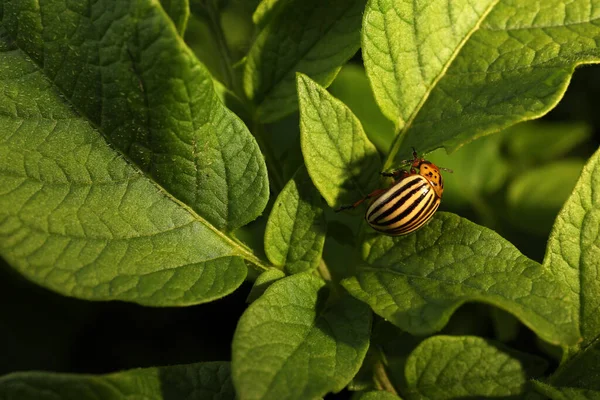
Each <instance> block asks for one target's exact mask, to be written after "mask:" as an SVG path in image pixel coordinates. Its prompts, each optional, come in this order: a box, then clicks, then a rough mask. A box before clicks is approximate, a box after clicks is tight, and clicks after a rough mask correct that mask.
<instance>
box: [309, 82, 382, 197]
mask: <svg viewBox="0 0 600 400" xmlns="http://www.w3.org/2000/svg"><path fill="white" fill-rule="evenodd" d="M298 99H299V103H300V141H301V146H302V154H303V155H304V162H305V163H306V168H307V169H308V173H309V174H310V177H311V179H312V181H313V182H314V184H315V186H316V187H317V189H319V192H321V195H322V196H323V197H324V198H325V200H326V201H327V204H329V206H330V207H338V206H340V205H342V204H348V203H354V202H355V201H357V200H359V199H361V198H363V197H365V196H366V195H367V194H368V193H369V192H370V190H371V189H373V188H374V185H375V184H377V183H378V181H379V179H378V177H379V172H380V171H381V163H380V160H379V155H378V154H377V149H376V148H375V146H373V144H372V143H371V142H369V139H367V137H366V135H365V133H364V131H363V129H362V126H361V124H360V122H359V121H358V119H357V118H356V117H355V116H354V114H352V111H350V109H349V108H348V107H347V106H346V105H345V104H344V103H342V102H341V101H339V100H337V99H336V98H334V97H332V96H331V95H330V94H329V93H327V91H326V90H325V89H323V88H322V87H320V86H319V85H318V84H316V83H315V82H314V81H312V80H311V79H310V78H309V77H307V76H306V75H302V74H298Z"/></svg>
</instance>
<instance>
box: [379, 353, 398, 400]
mask: <svg viewBox="0 0 600 400" xmlns="http://www.w3.org/2000/svg"><path fill="white" fill-rule="evenodd" d="M383 357H384V356H383V355H382V354H381V352H379V355H378V356H377V361H375V364H373V379H374V380H375V385H376V386H377V387H378V388H379V389H381V390H385V391H387V392H390V393H392V394H394V395H396V396H398V392H397V391H396V388H394V385H393V384H392V382H391V381H390V378H389V377H388V375H387V372H386V370H385V365H384V360H383Z"/></svg>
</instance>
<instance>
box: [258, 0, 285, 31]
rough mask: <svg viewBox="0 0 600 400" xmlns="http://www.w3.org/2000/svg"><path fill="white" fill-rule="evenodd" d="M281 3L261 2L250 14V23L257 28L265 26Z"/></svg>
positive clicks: (270, 0)
mask: <svg viewBox="0 0 600 400" xmlns="http://www.w3.org/2000/svg"><path fill="white" fill-rule="evenodd" d="M282 3H283V2H282V1H279V0H262V1H261V2H260V3H259V4H258V7H256V10H254V13H253V14H252V22H254V25H257V26H259V27H263V26H264V25H266V24H267V22H269V21H270V20H271V17H272V16H273V15H274V14H275V11H276V10H277V8H278V7H279V6H280V5H281V4H282Z"/></svg>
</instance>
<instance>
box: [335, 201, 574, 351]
mask: <svg viewBox="0 0 600 400" xmlns="http://www.w3.org/2000/svg"><path fill="white" fill-rule="evenodd" d="M362 253H363V259H364V261H363V262H362V263H360V264H359V265H358V266H357V271H356V275H355V276H353V277H350V278H347V279H345V280H344V281H342V285H343V286H344V287H345V288H346V289H347V290H348V291H349V292H350V293H351V294H352V295H353V296H355V297H357V298H358V299H360V300H362V301H365V302H367V303H368V304H369V305H370V306H371V308H372V309H373V310H374V311H375V312H376V313H377V314H379V315H381V316H382V317H384V318H386V319H387V320H389V321H390V322H391V323H393V324H394V325H396V326H398V327H399V328H401V329H403V330H406V331H407V332H410V333H412V334H418V335H425V334H431V333H433V332H436V331H438V330H440V329H441V328H443V327H444V325H445V324H446V323H447V322H448V320H449V318H450V316H451V315H452V313H453V312H454V311H455V310H456V309H457V308H458V307H460V306H461V305H462V304H464V303H465V302H468V301H482V302H485V303H489V304H493V305H495V306H497V307H500V308H502V309H504V310H506V311H508V312H510V313H512V314H513V315H515V316H516V317H518V318H519V319H520V320H521V321H522V322H523V323H524V324H525V325H527V326H528V327H530V328H531V329H532V330H533V331H534V332H535V333H536V334H538V335H539V336H540V337H542V338H543V339H544V340H546V341H548V342H550V343H561V344H575V343H577V341H578V340H579V332H578V329H577V326H576V324H575V319H576V318H577V315H576V310H574V307H573V306H569V305H574V304H575V303H576V302H577V296H576V294H575V293H573V291H572V287H571V286H570V285H568V284H567V283H566V282H565V280H564V277H563V276H564V271H561V270H557V269H551V268H549V267H542V266H541V265H540V264H538V263H536V262H534V261H532V260H530V259H528V258H527V257H525V256H523V255H522V254H521V253H520V252H519V251H518V250H517V249H516V248H515V247H514V246H512V245H511V244H510V243H509V242H507V241H506V240H504V239H503V238H502V237H500V236H499V235H498V234H496V233H495V232H493V231H491V230H489V229H487V228H484V227H482V226H479V225H476V224H474V223H472V222H470V221H468V220H466V219H462V218H459V217H457V216H455V215H453V214H448V213H437V214H436V215H435V216H434V217H433V219H432V220H431V221H430V222H429V223H428V224H427V225H426V226H425V227H423V228H422V229H420V230H418V231H417V232H415V233H414V234H411V235H407V236H400V237H398V236H396V237H392V236H384V235H375V234H372V235H370V236H369V237H367V239H366V240H365V242H364V243H363V246H362Z"/></svg>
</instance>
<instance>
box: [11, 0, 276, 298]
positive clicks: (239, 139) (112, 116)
mask: <svg viewBox="0 0 600 400" xmlns="http://www.w3.org/2000/svg"><path fill="white" fill-rule="evenodd" d="M52 4H54V2H53V1H50V2H45V3H42V5H41V7H42V9H43V11H44V12H46V11H47V12H48V13H47V14H45V16H46V17H47V19H45V20H44V21H46V23H45V25H44V29H45V30H44V32H46V36H43V35H42V34H41V32H38V31H36V30H35V29H33V28H34V27H36V26H38V25H37V24H38V23H39V22H40V21H41V20H40V18H41V15H40V13H41V12H42V11H41V10H40V9H36V8H35V7H34V5H33V4H32V3H22V2H17V3H14V2H9V1H5V2H4V7H3V20H2V22H3V25H2V28H0V29H4V27H6V28H7V29H8V30H9V31H8V32H6V31H4V30H2V32H1V34H0V70H1V71H2V74H1V75H2V79H3V92H2V94H1V95H0V110H2V112H0V127H1V129H0V171H1V172H0V180H1V182H2V183H1V184H0V188H1V189H0V204H1V210H0V215H1V218H0V221H1V224H0V235H1V236H2V240H0V253H1V254H2V256H3V257H4V258H5V259H6V260H7V261H9V262H10V264H11V265H12V266H14V267H15V268H16V269H17V270H18V271H19V272H20V273H22V274H23V275H25V276H26V277H27V278H29V279H31V280H32V281H34V282H36V283H38V284H40V285H43V286H45V287H48V288H50V289H52V290H55V291H58V292H60V293H63V294H66V295H71V296H76V297H82V298H87V299H95V300H114V299H120V300H128V301H135V302H139V303H143V304H152V305H184V304H194V303H199V302H205V301H209V300H212V299H216V298H219V297H222V296H224V295H226V294H228V293H230V292H231V291H233V290H234V289H235V288H237V287H238V286H239V285H240V284H241V283H242V281H243V280H244V277H245V276H246V267H245V265H244V263H243V261H242V259H241V258H239V257H233V256H242V257H244V258H246V259H249V260H251V261H252V262H254V263H257V262H258V263H260V261H258V260H257V259H256V258H255V257H254V256H253V255H252V254H250V253H249V252H248V251H247V250H246V249H245V248H243V247H242V246H240V245H239V244H237V243H236V242H235V241H233V240H232V239H231V238H230V237H228V236H226V235H225V234H224V233H222V232H220V231H219V230H217V227H222V228H233V227H235V226H238V225H240V224H243V223H245V222H247V221H249V220H250V219H252V218H254V217H255V216H256V215H258V213H260V212H261V210H262V207H263V206H264V203H265V202H266V197H267V193H268V189H267V186H268V185H267V182H266V176H265V168H264V161H263V159H262V155H261V154H260V152H259V150H258V147H257V146H256V143H255V142H254V140H253V138H252V137H251V136H250V134H249V133H248V131H247V130H246V128H245V127H244V126H243V125H242V123H241V122H240V121H239V120H238V119H237V118H236V117H235V116H233V115H232V114H231V113H230V112H229V111H228V110H226V109H225V108H223V106H222V105H221V104H220V103H219V102H218V100H216V97H215V96H216V95H215V94H214V91H213V90H212V81H211V80H210V77H209V76H208V75H207V74H206V72H205V71H204V69H203V67H202V66H201V65H200V64H198V63H197V61H195V58H194V57H193V56H192V55H191V54H190V53H189V51H188V50H187V49H186V48H185V47H184V46H183V45H182V44H181V40H180V38H179V37H178V36H177V34H176V32H175V31H174V28H173V26H172V24H170V23H169V22H168V20H167V18H166V16H165V14H164V12H162V10H161V9H160V7H159V6H158V4H157V3H151V2H149V1H139V2H135V4H134V3H129V2H126V1H123V2H119V3H118V5H117V6H115V7H114V8H110V9H109V10H105V11H106V12H103V11H102V10H104V6H105V4H104V3H102V2H101V3H97V4H96V6H97V7H98V9H95V12H98V13H101V15H102V16H103V18H105V19H99V20H98V19H89V18H84V15H85V12H86V9H85V8H82V9H77V7H74V8H73V9H69V11H68V12H65V13H63V14H61V18H57V19H53V18H50V16H51V15H53V14H52V12H54V11H56V10H58V9H56V10H55V9H54V8H52ZM30 7H34V8H33V9H31V10H30ZM45 7H48V8H47V9H46V8H45ZM30 11H31V12H30ZM78 12H80V13H82V14H78ZM134 15H137V17H136V18H134ZM17 18H20V19H19V20H18V22H19V23H18V24H17ZM113 18H116V19H115V20H114V23H112V22H113ZM67 20H71V21H74V23H75V22H77V21H79V22H77V23H75V25H73V26H76V27H77V29H76V30H74V31H71V30H70V29H68V28H69V26H71V25H69V24H68V23H66V22H65V21H67ZM92 21H95V22H92ZM92 23H94V24H97V26H96V25H94V26H95V27H96V28H97V29H99V31H101V28H103V29H105V31H106V35H105V36H104V38H105V40H106V43H105V42H102V43H104V45H105V46H107V47H106V49H105V50H106V51H104V52H101V51H100V50H101V48H103V47H102V46H101V44H102V43H100V44H99V43H98V42H97V41H96V40H91V41H86V38H87V37H86V34H88V35H89V34H91V33H90V32H92V31H93V29H92V26H90V25H89V24H92ZM128 24H137V25H135V26H138V27H139V29H141V33H138V34H137V36H132V35H133V34H131V33H130V34H127V35H124V34H122V32H121V31H120V29H121V28H122V27H126V26H129V25H128ZM150 27H152V28H150ZM30 28H31V29H30ZM153 29H159V30H160V32H161V33H162V36H161V40H160V41H154V39H153V38H154V36H153V32H154V31H153ZM99 31H94V32H99ZM48 32H53V34H55V35H56V36H55V38H54V39H53V40H51V41H49V42H47V43H46V42H44V40H49V39H48V37H49V36H48V35H49V34H48ZM113 39H114V40H115V41H117V43H121V44H122V45H123V46H125V47H123V48H122V49H121V50H119V51H113V49H116V48H117V47H114V44H112V42H110V41H111V40H113ZM142 39H145V40H148V43H147V44H148V47H143V48H142V47H139V46H137V45H136V43H137V42H136V40H142ZM124 40H125V42H123V41H124ZM128 46H129V47H128ZM42 49H43V57H44V67H43V69H42V68H40V67H39V65H38V64H36V63H34V62H32V61H31V59H30V57H31V58H33V59H34V60H39V59H40V57H42V56H41V54H42V53H41V52H42ZM163 50H164V51H163ZM100 54H101V55H102V57H101V60H100V61H99V62H100V63H101V64H102V63H105V62H106V63H108V64H107V65H106V67H103V68H100V67H99V66H94V65H95V64H91V63H89V62H88V61H86V60H88V58H90V57H91V58H93V57H95V56H99V55H100ZM169 55H173V57H172V58H170V56H169ZM135 56H139V57H141V59H140V60H138V61H139V63H140V64H137V63H134V62H133V58H132V57H135ZM91 58H90V59H91ZM110 60H114V62H109V61H110ZM145 63H147V64H148V65H146V64H145ZM163 64H164V65H163ZM149 65H155V67H153V68H149V67H148V66H149ZM161 65H163V67H164V68H163V67H160V66H161ZM171 66H172V67H173V68H170V67H171ZM146 67H148V68H149V69H148V70H146V69H145V68H146ZM142 71H144V72H143V73H142ZM144 74H146V75H144ZM180 74H183V75H180ZM103 76H104V77H105V79H109V81H110V82H105V83H103V80H102V79H103V78H102V77H103ZM180 76H181V77H186V78H189V80H184V81H185V82H186V84H187V85H190V87H193V89H194V94H193V95H192V98H187V97H186V96H187V94H186V91H185V87H184V86H180V83H181V82H184V81H181V80H178V77H180ZM50 78H52V80H50ZM140 85H141V86H140ZM152 85H154V86H152ZM151 87H152V89H153V90H152V91H150V88H151ZM57 88H60V89H61V90H60V91H59V90H58V89H57ZM100 89H102V90H100ZM180 95H181V96H183V97H181V98H180V97H179V96H180ZM150 98H152V99H153V100H152V101H151V100H150ZM146 101H147V102H148V103H146ZM154 101H155V102H156V103H154ZM151 108H152V111H151V112H150V109H151ZM169 110H171V111H169ZM170 112H172V115H171V114H170ZM196 112H197V113H199V114H195V113H196ZM207 113H208V114H207ZM200 114H202V116H200ZM202 119H204V120H205V121H204V124H201V120H202ZM195 123H198V125H195V126H194V124H195ZM219 126H220V127H221V128H222V129H220V128H219V129H215V128H216V127H217V128H218V127H219ZM217 131H218V135H217V134H216V133H217ZM102 134H104V135H105V136H107V137H109V138H110V140H111V143H112V144H113V145H112V146H109V145H108V144H107V143H106V141H105V140H104V138H103V135H102ZM177 134H180V135H181V136H177ZM227 138H229V139H227ZM186 141H188V143H186ZM200 143H202V145H201V146H200ZM114 147H119V148H121V149H122V150H126V151H127V154H128V156H129V157H131V158H133V159H134V160H136V161H137V162H138V163H140V165H141V166H143V167H144V168H145V169H146V170H147V171H148V172H149V173H150V174H151V175H152V176H154V177H155V178H156V179H159V178H160V179H159V180H161V182H163V183H164V184H165V185H167V186H169V187H168V188H167V189H165V187H164V186H163V187H161V186H158V185H157V184H156V183H155V182H153V180H151V179H149V177H148V176H146V175H144V174H142V173H141V172H140V170H139V169H137V168H135V167H134V166H133V165H132V163H131V162H129V161H128V159H126V158H125V157H123V155H122V154H121V153H120V152H119V151H117V150H115V148H114ZM241 149H244V151H243V154H241V153H239V152H240V151H241ZM196 152H197V153H196ZM188 157H189V158H188ZM227 160H230V161H231V162H230V161H227ZM179 167H181V168H179ZM188 172H192V175H186V174H187V173H188ZM190 179H192V181H193V182H191V181H190ZM245 179H248V181H247V182H244V180H245ZM167 190H170V191H171V193H169V192H168V191H167ZM246 190H247V191H246ZM242 194H243V195H242ZM173 195H174V196H176V197H177V196H179V199H175V198H174V197H173ZM180 200H190V201H191V203H192V204H193V205H195V207H192V208H195V209H197V211H198V213H196V212H194V211H192V210H191V209H190V208H189V207H188V206H186V205H185V204H183V203H182V202H181V201H180ZM214 224H216V226H215V225H214Z"/></svg>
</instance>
